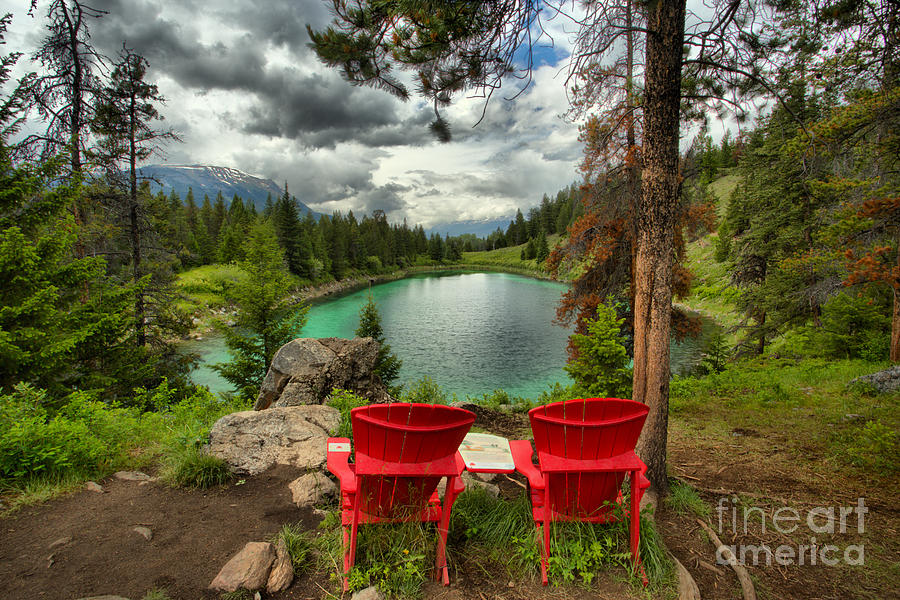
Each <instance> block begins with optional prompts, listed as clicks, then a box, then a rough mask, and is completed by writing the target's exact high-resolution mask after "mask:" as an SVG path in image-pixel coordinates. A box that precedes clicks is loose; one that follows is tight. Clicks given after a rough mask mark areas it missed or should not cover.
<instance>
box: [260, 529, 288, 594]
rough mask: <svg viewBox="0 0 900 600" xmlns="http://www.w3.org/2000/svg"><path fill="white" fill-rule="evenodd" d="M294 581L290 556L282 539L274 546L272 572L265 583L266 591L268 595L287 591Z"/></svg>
mask: <svg viewBox="0 0 900 600" xmlns="http://www.w3.org/2000/svg"><path fill="white" fill-rule="evenodd" d="M293 581H294V565H293V563H291V556H290V554H288V550H287V545H286V544H285V543H284V540H283V539H280V540H278V543H277V544H275V562H273V563H272V570H271V571H270V572H269V580H268V582H267V583H266V591H267V592H268V593H270V594H276V593H278V592H280V591H282V590H286V589H288V587H289V586H290V585H291V583H292V582H293Z"/></svg>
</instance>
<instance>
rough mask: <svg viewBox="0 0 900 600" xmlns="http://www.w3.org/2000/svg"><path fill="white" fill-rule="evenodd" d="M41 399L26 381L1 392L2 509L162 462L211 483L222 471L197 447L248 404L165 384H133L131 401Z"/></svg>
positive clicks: (176, 476)
mask: <svg viewBox="0 0 900 600" xmlns="http://www.w3.org/2000/svg"><path fill="white" fill-rule="evenodd" d="M42 397H43V396H42V395H41V392H40V391H37V390H33V389H30V388H27V387H20V388H17V389H16V390H14V392H13V393H11V394H6V395H2V396H0V425H2V427H0V450H2V452H0V468H2V471H0V494H2V495H3V504H4V505H5V506H6V509H5V511H6V512H11V511H13V510H15V509H17V508H19V507H21V506H25V505H29V504H34V503H36V502H42V501H44V500H47V499H50V498H53V497H56V496H58V495H60V494H63V493H66V492H68V491H71V490H74V489H77V488H78V487H80V486H81V485H82V484H83V483H84V482H85V481H87V480H89V479H99V478H102V477H104V476H106V475H109V474H110V473H112V472H114V471H117V470H133V469H146V468H151V469H152V468H154V467H156V466H158V465H162V466H163V467H171V470H172V477H171V479H170V480H171V481H173V482H176V483H179V484H184V485H192V486H195V485H199V486H203V485H210V484H216V483H218V482H220V481H222V480H223V479H224V478H225V477H226V476H227V470H225V469H223V467H222V465H220V464H215V460H214V459H210V458H209V457H204V456H203V455H202V454H201V453H200V451H199V448H200V447H201V446H202V445H203V444H204V443H205V442H206V441H207V439H208V435H209V429H210V427H212V425H213V423H215V422H216V421H217V420H218V419H219V418H220V417H221V416H223V415H225V414H228V413H232V412H235V411H238V410H244V409H246V408H247V406H246V405H245V404H243V403H241V402H238V401H223V400H222V399H220V398H217V397H216V396H213V395H212V394H211V393H209V392H208V391H207V390H205V389H192V390H189V391H183V390H177V389H174V388H172V387H170V386H169V384H168V383H167V382H163V383H162V384H161V385H160V386H158V387H157V388H154V389H151V390H136V391H135V394H134V396H133V397H132V398H131V399H130V403H131V404H132V406H129V407H116V406H111V405H108V404H105V403H102V402H97V401H93V400H90V398H89V396H88V395H86V394H85V393H79V394H76V395H73V396H72V397H70V398H69V400H68V403H64V404H63V405H62V406H60V407H58V408H56V409H53V410H49V409H45V408H43V407H42V406H41V403H42V401H41V398H42ZM12 449H18V450H16V451H12ZM163 471H164V473H165V471H166V468H164V469H163Z"/></svg>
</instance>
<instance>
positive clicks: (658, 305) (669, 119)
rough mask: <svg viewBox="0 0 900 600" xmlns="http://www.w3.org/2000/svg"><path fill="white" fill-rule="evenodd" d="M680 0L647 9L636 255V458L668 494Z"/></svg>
mask: <svg viewBox="0 0 900 600" xmlns="http://www.w3.org/2000/svg"><path fill="white" fill-rule="evenodd" d="M685 1H686V0H655V1H652V0H651V1H650V2H648V3H647V11H648V24H647V25H648V27H647V28H648V33H647V50H646V68H645V71H646V73H645V90H644V96H645V99H644V151H643V155H642V158H643V162H644V165H643V171H642V174H641V175H642V182H641V183H642V185H641V200H640V203H639V211H638V215H637V216H638V232H637V240H636V243H637V251H636V253H635V263H636V264H635V281H634V285H635V311H634V398H635V400H638V401H640V402H644V403H645V404H647V405H648V406H649V407H650V413H649V415H648V417H647V422H646V424H645V425H644V430H643V432H642V433H641V438H640V440H639V441H638V453H639V454H640V456H641V458H642V459H643V460H644V462H645V463H647V467H648V472H647V476H648V477H649V479H650V482H651V483H652V484H653V487H654V488H655V489H656V491H657V492H658V493H660V494H664V493H666V491H668V478H667V473H666V439H667V436H668V421H669V329H670V325H671V319H672V266H673V262H674V257H675V256H674V255H675V251H674V236H675V223H676V218H677V204H678V192H679V187H680V182H679V173H678V128H679V123H680V106H681V104H680V103H681V66H682V44H683V42H684V19H685Z"/></svg>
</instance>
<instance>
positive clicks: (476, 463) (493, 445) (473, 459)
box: [459, 433, 516, 473]
mask: <svg viewBox="0 0 900 600" xmlns="http://www.w3.org/2000/svg"><path fill="white" fill-rule="evenodd" d="M459 453H460V454H461V455H462V457H463V460H464V461H465V462H466V470H467V471H472V472H476V473H477V472H484V473H511V472H513V471H514V470H515V468H516V465H515V463H513V457H512V452H510V450H509V440H507V439H506V438H503V437H500V436H499V435H490V434H487V433H469V434H467V435H466V437H465V439H464V440H463V443H462V444H461V445H460V446H459Z"/></svg>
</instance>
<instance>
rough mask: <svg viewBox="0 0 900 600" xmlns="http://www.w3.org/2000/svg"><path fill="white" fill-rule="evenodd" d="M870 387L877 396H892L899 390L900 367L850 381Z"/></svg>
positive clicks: (889, 368) (895, 366) (896, 366)
mask: <svg viewBox="0 0 900 600" xmlns="http://www.w3.org/2000/svg"><path fill="white" fill-rule="evenodd" d="M850 383H851V384H853V383H863V384H867V385H871V386H872V387H873V388H874V389H875V391H877V392H878V393H879V394H892V393H894V392H896V391H898V390H900V365H894V366H893V367H888V368H887V369H885V370H884V371H878V372H877V373H872V374H871V375H863V376H862V377H857V378H856V379H853V380H851V381H850Z"/></svg>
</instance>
